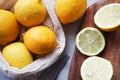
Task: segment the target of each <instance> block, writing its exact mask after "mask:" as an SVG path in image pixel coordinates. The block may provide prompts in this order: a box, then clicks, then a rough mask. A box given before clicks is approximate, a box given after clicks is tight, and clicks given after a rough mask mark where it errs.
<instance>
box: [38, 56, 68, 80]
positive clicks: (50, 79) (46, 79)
mask: <svg viewBox="0 0 120 80" xmlns="http://www.w3.org/2000/svg"><path fill="white" fill-rule="evenodd" d="M68 59H69V56H68V55H63V56H61V57H60V59H58V60H57V61H56V62H55V63H54V64H53V65H52V66H50V67H48V68H47V69H45V70H44V72H43V73H42V74H41V75H40V77H39V79H38V80H56V78H57V76H58V74H59V72H60V71H61V70H62V68H63V67H64V65H65V64H66V62H67V61H68Z"/></svg>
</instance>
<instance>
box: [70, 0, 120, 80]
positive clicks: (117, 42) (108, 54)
mask: <svg viewBox="0 0 120 80" xmlns="http://www.w3.org/2000/svg"><path fill="white" fill-rule="evenodd" d="M109 3H120V0H101V1H99V2H97V3H95V4H93V5H92V6H90V7H89V8H88V9H87V11H86V13H85V15H84V17H83V20H82V22H81V26H80V28H79V30H78V32H79V31H80V30H81V29H82V28H85V27H95V26H96V25H95V23H94V20H93V18H94V15H95V13H96V11H97V10H98V9H100V8H101V7H102V6H104V5H106V4H109ZM102 33H103V35H104V37H105V40H106V46H105V49H104V50H103V51H102V52H101V53H100V54H99V55H98V56H100V57H103V58H105V59H107V60H109V61H110V62H111V63H112V65H113V70H114V74H113V77H112V80H120V29H119V30H117V31H114V32H103V31H102ZM86 58H87V56H85V55H83V54H81V53H80V52H79V51H78V50H77V48H75V51H74V55H73V58H72V62H71V66H70V71H69V77H68V79H69V80H82V78H81V76H80V68H81V65H82V63H83V61H84V60H85V59H86ZM98 64H99V63H98ZM103 74H105V73H103Z"/></svg>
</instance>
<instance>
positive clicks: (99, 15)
mask: <svg viewBox="0 0 120 80" xmlns="http://www.w3.org/2000/svg"><path fill="white" fill-rule="evenodd" d="M94 21H95V24H96V25H97V26H98V27H99V28H100V29H101V30H104V31H114V30H116V29H118V28H119V26H120V4H119V3H112V4H108V5H105V6H103V7H102V8H100V9H99V10H98V11H97V12H96V14H95V16H94Z"/></svg>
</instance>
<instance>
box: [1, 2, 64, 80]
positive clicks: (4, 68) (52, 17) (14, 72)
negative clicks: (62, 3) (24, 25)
mask: <svg viewBox="0 0 120 80" xmlns="http://www.w3.org/2000/svg"><path fill="white" fill-rule="evenodd" d="M15 2H16V0H0V8H2V9H11V8H12V7H13V5H14V4H15ZM43 3H44V4H45V6H46V9H47V11H48V15H47V18H46V20H45V21H44V23H43V24H44V25H46V26H48V27H50V28H51V29H52V30H53V31H54V32H55V34H56V36H57V40H58V42H59V45H58V46H57V48H56V49H55V50H54V51H53V52H52V53H51V54H48V55H46V56H43V57H39V55H37V57H38V59H36V60H35V61H34V62H33V63H31V64H30V65H28V66H26V67H24V68H23V69H21V70H19V69H17V68H14V67H11V66H9V64H8V63H7V62H6V61H5V60H4V58H3V57H2V53H1V52H0V71H1V72H2V73H4V74H6V75H7V76H9V77H12V78H19V79H20V78H21V79H20V80H24V79H23V77H24V78H25V77H27V76H29V77H30V75H35V74H36V73H38V72H39V73H40V72H41V71H42V70H44V69H45V68H47V67H48V66H50V65H52V64H53V63H54V62H55V61H56V60H57V59H58V58H59V57H60V55H61V54H62V51H63V50H64V47H65V35H64V32H63V29H62V25H61V23H60V21H59V20H58V17H57V15H56V12H55V4H56V0H43ZM23 32H24V31H23ZM48 35H49V34H48ZM31 77H32V76H31ZM25 80H27V79H25ZM28 80H35V78H34V79H32V78H28Z"/></svg>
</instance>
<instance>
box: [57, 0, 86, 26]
mask: <svg viewBox="0 0 120 80" xmlns="http://www.w3.org/2000/svg"><path fill="white" fill-rule="evenodd" d="M86 7H87V1H86V0H56V13H57V15H58V17H59V19H60V21H61V22H62V23H63V24H68V23H71V22H74V21H76V20H78V19H79V18H80V17H81V16H82V15H83V14H84V12H85V10H86Z"/></svg>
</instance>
